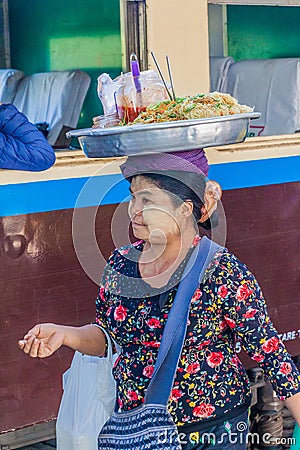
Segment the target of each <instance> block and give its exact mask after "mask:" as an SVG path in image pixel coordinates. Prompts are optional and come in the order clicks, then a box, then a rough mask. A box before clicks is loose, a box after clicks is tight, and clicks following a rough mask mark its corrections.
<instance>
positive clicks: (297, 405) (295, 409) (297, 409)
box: [285, 392, 300, 427]
mask: <svg viewBox="0 0 300 450" xmlns="http://www.w3.org/2000/svg"><path fill="white" fill-rule="evenodd" d="M285 404H286V406H287V407H288V408H289V410H290V411H291V413H292V414H293V416H294V418H295V420H296V421H297V423H298V425H299V427H300V392H298V394H295V395H293V396H292V397H290V398H287V399H286V400H285Z"/></svg>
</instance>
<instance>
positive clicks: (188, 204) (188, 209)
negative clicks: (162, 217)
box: [181, 200, 194, 217]
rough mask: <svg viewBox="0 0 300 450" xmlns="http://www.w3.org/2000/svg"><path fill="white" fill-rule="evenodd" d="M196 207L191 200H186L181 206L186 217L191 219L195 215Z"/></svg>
mask: <svg viewBox="0 0 300 450" xmlns="http://www.w3.org/2000/svg"><path fill="white" fill-rule="evenodd" d="M193 209H194V205H193V202H192V201H191V200H185V201H184V202H183V203H182V205H181V210H182V213H183V215H184V216H185V217H190V216H191V215H192V214H193Z"/></svg>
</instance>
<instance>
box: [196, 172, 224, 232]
mask: <svg viewBox="0 0 300 450" xmlns="http://www.w3.org/2000/svg"><path fill="white" fill-rule="evenodd" d="M221 197H222V188H221V186H220V185H219V183H217V182H216V181H214V180H209V181H208V182H207V183H206V187H205V192H204V205H203V206H202V208H201V219H200V220H199V222H200V223H203V222H206V221H207V220H208V219H209V218H210V217H211V215H212V213H213V212H214V211H215V210H216V209H217V206H218V201H219V200H221Z"/></svg>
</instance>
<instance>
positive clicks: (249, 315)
mask: <svg viewBox="0 0 300 450" xmlns="http://www.w3.org/2000/svg"><path fill="white" fill-rule="evenodd" d="M256 313H257V309H254V308H249V309H247V312H246V314H243V317H245V319H252V317H254V316H255V314H256Z"/></svg>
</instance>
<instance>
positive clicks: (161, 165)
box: [120, 148, 209, 178]
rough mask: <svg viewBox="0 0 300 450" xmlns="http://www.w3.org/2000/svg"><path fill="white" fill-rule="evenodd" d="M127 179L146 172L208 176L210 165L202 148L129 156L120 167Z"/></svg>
mask: <svg viewBox="0 0 300 450" xmlns="http://www.w3.org/2000/svg"><path fill="white" fill-rule="evenodd" d="M120 168H121V171H122V173H123V175H124V177H125V178H129V177H132V176H134V175H138V174H142V173H146V172H156V171H157V172H163V171H167V170H177V171H180V172H195V173H199V174H201V175H205V176H207V175H208V169H209V164H208V161H207V158H206V155H205V153H204V150H203V149H202V148H200V149H196V150H184V151H178V152H169V153H152V154H151V155H134V156H129V157H128V158H127V160H126V161H125V163H124V164H122V165H121V166H120Z"/></svg>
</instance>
